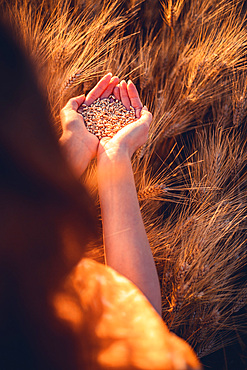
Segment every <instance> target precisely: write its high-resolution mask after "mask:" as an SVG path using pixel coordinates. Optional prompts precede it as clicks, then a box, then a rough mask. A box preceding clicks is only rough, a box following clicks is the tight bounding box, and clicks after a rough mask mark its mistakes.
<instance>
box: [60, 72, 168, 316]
mask: <svg viewBox="0 0 247 370" xmlns="http://www.w3.org/2000/svg"><path fill="white" fill-rule="evenodd" d="M112 93H113V94H114V95H115V97H116V98H117V99H119V100H121V101H122V103H123V104H124V105H125V107H126V108H127V109H130V106H131V105H132V106H133V107H134V108H135V112H136V117H137V120H136V121H135V122H133V123H131V124H129V125H127V126H125V127H124V128H123V129H121V130H120V131H119V132H118V133H117V134H116V135H115V136H114V137H113V138H103V139H101V140H100V141H99V140H98V138H97V137H96V136H94V135H93V134H90V133H89V132H88V131H87V129H86V127H85V124H84V121H83V118H82V116H81V114H79V113H77V110H78V108H79V106H80V105H81V104H82V103H84V104H87V105H90V104H91V103H92V102H93V101H94V100H96V99H97V98H103V97H107V96H109V95H110V94H112ZM151 120H152V115H151V113H150V112H149V111H148V109H147V108H146V107H143V106H142V103H141V100H140V98H139V94H138V92H137V89H136V87H135V85H134V84H133V82H131V81H128V83H126V82H125V81H121V82H120V83H119V79H118V78H117V77H116V76H114V77H112V74H111V73H109V74H107V75H106V76H104V77H103V78H102V79H101V80H100V81H99V82H98V83H97V85H96V86H95V87H94V88H93V89H92V90H91V91H90V92H89V94H88V95H87V96H86V97H85V96H83V95H81V96H78V97H75V98H73V99H70V100H69V102H68V103H67V104H66V106H65V107H64V108H63V109H62V111H61V122H62V127H63V134H62V137H61V139H60V143H61V146H62V148H63V150H64V151H65V153H66V155H67V158H68V160H69V162H70V164H71V167H72V169H73V171H74V173H75V175H76V176H78V177H79V176H80V175H81V174H82V173H83V171H84V170H85V169H86V167H87V166H88V163H89V162H90V160H91V159H93V158H94V157H95V156H97V175H98V189H99V198H100V204H101V212H102V222H103V236H104V245H105V258H106V263H107V264H108V265H109V266H111V267H112V268H114V269H115V270H116V271H118V272H119V273H121V274H122V275H123V276H125V277H127V278H128V279H129V280H131V281H132V282H133V283H134V284H135V285H136V286H137V287H138V288H139V289H140V290H141V291H142V292H143V294H144V295H145V296H146V297H147V299H148V300H149V301H150V303H151V304H152V305H153V307H154V308H155V309H156V311H157V312H158V313H159V314H160V313H161V292H160V285H159V280H158V275H157V270H156V267H155V264H154V260H153V256H152V253H151V249H150V245H149V242H148V239H147V235H146V232H145V228H144V225H143V221H142V217H141V212H140V208H139V203H138V198H137V194H136V188H135V182H134V176H133V171H132V166H131V157H132V155H133V153H134V152H135V151H136V150H137V149H138V148H139V147H140V146H142V145H143V144H144V143H145V142H146V140H147V138H148V130H149V125H150V123H151Z"/></svg>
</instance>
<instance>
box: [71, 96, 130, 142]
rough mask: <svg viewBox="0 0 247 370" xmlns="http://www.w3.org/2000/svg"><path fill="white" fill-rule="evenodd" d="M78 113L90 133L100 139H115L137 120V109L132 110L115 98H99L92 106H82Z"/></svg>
mask: <svg viewBox="0 0 247 370" xmlns="http://www.w3.org/2000/svg"><path fill="white" fill-rule="evenodd" d="M78 112H79V113H81V114H82V116H83V119H84V122H85V125H86V127H87V129H88V131H89V132H91V133H92V134H94V135H96V136H97V137H98V139H99V140H100V139H102V138H103V137H106V136H107V137H113V136H114V135H115V134H116V133H117V132H118V131H119V130H121V128H123V127H124V126H126V125H129V124H130V123H132V122H134V121H135V120H136V115H135V109H134V108H133V107H130V110H127V108H126V107H125V106H124V105H123V104H122V102H121V101H119V100H117V99H116V98H115V96H113V95H110V96H109V97H108V98H103V99H100V98H98V99H97V100H95V101H94V102H93V103H92V104H90V105H86V104H82V105H81V106H80V107H79V109H78Z"/></svg>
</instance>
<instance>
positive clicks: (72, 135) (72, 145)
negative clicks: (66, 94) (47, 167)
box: [60, 73, 152, 177]
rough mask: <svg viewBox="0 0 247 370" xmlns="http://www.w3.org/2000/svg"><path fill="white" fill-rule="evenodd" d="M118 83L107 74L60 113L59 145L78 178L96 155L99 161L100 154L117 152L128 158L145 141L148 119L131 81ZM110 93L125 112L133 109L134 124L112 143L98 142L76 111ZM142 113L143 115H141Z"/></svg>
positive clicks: (103, 140)
mask: <svg viewBox="0 0 247 370" xmlns="http://www.w3.org/2000/svg"><path fill="white" fill-rule="evenodd" d="M118 82H119V79H118V77H116V76H115V77H112V74H111V73H108V74H107V75H105V76H104V77H103V78H102V79H101V80H100V81H99V82H98V83H97V85H96V86H95V87H94V88H93V89H92V90H91V91H90V92H89V94H88V95H87V96H86V98H85V96H84V95H81V96H78V97H75V98H72V99H70V100H69V102H68V103H67V104H66V106H65V107H64V108H63V109H62V111H61V122H62V127H63V135H62V137H61V139H60V143H61V145H62V147H64V149H65V151H66V154H67V157H68V160H69V162H70V164H71V166H72V169H73V170H74V172H75V174H76V176H78V177H79V176H80V175H81V174H82V173H83V171H84V170H85V169H86V168H87V166H88V164H89V162H90V161H91V160H92V159H93V158H94V157H95V156H96V154H98V158H99V156H101V155H102V154H104V153H105V154H107V153H115V152H118V151H119V149H121V150H125V151H127V152H128V154H129V155H130V156H131V155H132V154H133V152H134V151H135V150H136V149H137V148H138V147H139V146H141V145H142V144H143V143H144V142H145V141H146V140H147V134H148V128H149V123H150V121H151V117H152V116H151V114H150V113H149V112H147V110H145V112H144V109H143V110H142V103H141V101H140V98H139V95H138V92H137V90H136V87H135V85H134V84H133V83H132V82H131V81H129V83H128V85H127V84H126V82H125V81H122V82H121V83H120V85H117V84H118ZM112 93H113V94H114V95H115V97H116V98H117V99H118V100H121V102H122V103H123V105H125V107H126V108H127V109H130V105H132V106H133V107H134V108H135V112H136V117H137V120H136V121H135V122H133V123H132V124H130V125H128V126H126V127H124V128H123V129H121V130H120V131H119V132H118V133H117V134H116V135H115V136H114V137H113V138H112V139H110V138H104V139H102V140H100V142H99V140H98V138H97V137H96V136H95V135H93V134H91V133H90V132H89V131H88V130H87V128H86V126H85V122H84V120H83V117H82V115H81V114H80V113H78V108H79V107H80V106H81V104H83V103H84V104H86V105H90V104H91V103H92V102H93V101H95V100H96V99H98V98H105V97H108V96H109V95H111V94H112ZM143 112H144V113H146V114H145V115H143ZM141 114H142V116H141ZM147 115H149V116H147ZM140 116H141V118H140ZM150 116H151V117H150Z"/></svg>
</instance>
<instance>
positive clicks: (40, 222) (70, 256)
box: [0, 25, 97, 370]
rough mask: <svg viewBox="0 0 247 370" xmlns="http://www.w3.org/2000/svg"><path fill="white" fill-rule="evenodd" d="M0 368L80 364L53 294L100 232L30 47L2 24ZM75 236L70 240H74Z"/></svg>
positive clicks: (0, 60)
mask: <svg viewBox="0 0 247 370" xmlns="http://www.w3.org/2000/svg"><path fill="white" fill-rule="evenodd" d="M0 45H1V47H0V169H1V176H0V188H1V191H0V205H1V213H0V215H1V216H0V240H1V242H0V243H1V246H0V332H1V336H0V338H1V339H0V368H1V369H4V370H6V369H74V368H76V367H77V366H76V353H75V352H76V339H75V338H74V337H73V335H72V332H71V331H70V329H69V328H68V327H67V326H66V325H65V323H64V322H62V321H61V322H60V321H59V320H58V318H56V316H55V314H54V312H53V308H52V304H51V297H52V295H53V293H54V292H55V291H56V290H57V289H58V288H59V286H60V285H61V284H62V282H63V280H64V278H65V277H66V275H67V274H68V272H69V271H71V269H72V268H73V266H74V265H75V264H76V263H77V262H78V260H79V259H80V258H81V257H82V256H83V251H84V248H85V245H86V243H87V242H88V240H89V238H92V236H93V235H94V234H95V233H96V232H97V231H96V230H97V228H96V224H95V220H96V217H95V211H94V207H93V205H92V200H91V199H90V197H89V196H88V194H87V192H86V190H85V189H84V188H83V187H82V186H81V185H80V184H79V182H77V180H76V179H75V178H74V177H73V175H72V174H71V172H70V169H69V167H68V166H67V163H66V161H65V160H64V158H63V156H62V154H61V152H60V148H59V145H58V143H57V138H56V135H55V133H54V130H53V128H52V124H51V122H50V119H49V111H48V109H47V104H46V99H45V98H44V96H43V94H41V92H40V91H39V89H38V87H37V83H36V79H35V77H34V73H33V71H32V66H31V64H30V63H29V62H28V61H27V58H26V57H25V55H24V52H23V51H22V50H21V48H20V47H19V46H18V45H17V42H16V41H14V39H13V36H10V33H9V31H8V32H6V29H5V27H3V26H2V25H0ZM69 241H71V243H69Z"/></svg>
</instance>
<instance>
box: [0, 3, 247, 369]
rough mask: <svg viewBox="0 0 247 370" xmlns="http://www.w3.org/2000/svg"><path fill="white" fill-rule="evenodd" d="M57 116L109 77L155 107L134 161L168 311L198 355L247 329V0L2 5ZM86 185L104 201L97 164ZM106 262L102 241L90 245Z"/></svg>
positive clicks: (165, 315)
mask: <svg viewBox="0 0 247 370" xmlns="http://www.w3.org/2000/svg"><path fill="white" fill-rule="evenodd" d="M0 6H1V11H2V12H3V13H4V14H5V16H6V18H7V19H8V22H10V23H12V24H13V26H14V27H15V29H16V31H17V34H18V37H19V38H20V41H21V42H22V43H23V44H24V47H25V48H26V50H27V52H28V54H29V55H30V56H31V58H32V61H33V64H34V67H35V70H36V72H37V77H38V80H39V83H40V86H41V87H42V88H43V89H44V90H45V91H46V94H47V96H48V101H49V105H50V108H51V112H52V120H53V122H54V126H55V127H56V131H57V133H58V136H59V134H60V122H59V111H60V109H61V108H62V107H63V105H64V104H65V102H66V101H67V99H68V98H70V97H72V96H74V95H75V94H80V93H82V92H83V93H86V92H88V91H89V90H90V89H91V88H92V87H93V86H94V85H95V83H96V82H97V81H98V79H99V78H100V77H102V76H103V75H104V74H105V73H106V72H109V71H111V72H112V73H113V74H116V75H118V76H119V77H120V78H124V79H126V80H127V79H129V78H131V79H132V80H133V82H134V83H135V84H136V86H137V88H138V91H139V92H140V96H141V99H142V101H143V103H144V104H146V105H147V106H148V108H149V109H150V111H151V112H152V114H153V122H152V125H151V128H150V135H149V139H148V142H147V143H146V144H145V145H144V147H142V148H141V149H139V150H138V151H137V152H136V153H135V155H134V157H133V160H132V163H133V168H134V174H135V180H136V187H137V191H138V197H139V201H140V207H141V212H142V215H143V219H144V224H145V228H146V232H147V235H148V239H149V241H150V245H151V248H152V252H153V255H154V258H155V262H156V265H157V269H158V273H159V277H160V282H161V287H162V299H163V300H162V308H163V318H164V321H165V322H166V323H167V325H168V327H169V329H170V330H172V331H173V332H175V333H176V334H178V335H179V336H181V337H182V338H184V339H185V340H187V341H188V342H189V343H190V344H191V346H192V347H193V348H194V349H195V351H196V353H197V355H198V356H199V358H201V359H202V362H203V358H204V357H205V356H206V355H208V354H210V353H212V352H214V351H217V350H219V349H221V348H226V350H227V346H228V345H230V344H231V343H233V342H234V341H235V340H237V338H238V337H239V335H240V334H241V333H246V324H245V321H246V316H247V312H246V303H247V280H246V236H245V235H246V226H247V224H246V217H247V207H246V205H247V194H246V193H247V173H246V155H247V152H246V139H247V135H246V126H247V125H246V118H247V87H246V86H247V85H246V81H247V59H246V53H247V29H246V18H245V17H246V11H245V2H244V1H237V0H164V1H159V0H122V1H116V0H108V1H107V2H106V1H100V0H98V1H95V0H87V1H86V0H74V1H69V0H57V1H55V0H50V1H49V0H36V1H35V0H33V1H32V0H12V1H7V0H2V1H1V2H0ZM83 181H85V182H87V184H88V187H89V188H90V191H91V193H92V196H93V197H94V198H95V200H96V202H97V186H96V182H95V169H94V164H92V166H91V167H90V168H89V169H88V171H87V174H86V176H85V178H84V179H83ZM88 253H89V254H90V255H91V256H92V257H93V258H96V259H98V260H101V259H102V254H103V249H102V240H99V241H97V242H96V243H94V245H93V246H91V247H90V248H89V252H88Z"/></svg>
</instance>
